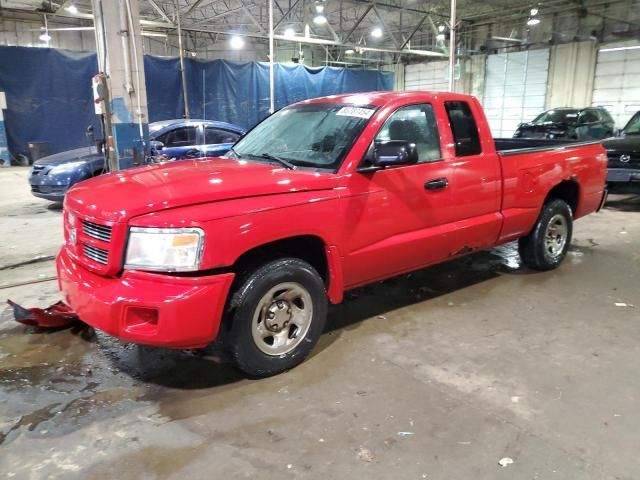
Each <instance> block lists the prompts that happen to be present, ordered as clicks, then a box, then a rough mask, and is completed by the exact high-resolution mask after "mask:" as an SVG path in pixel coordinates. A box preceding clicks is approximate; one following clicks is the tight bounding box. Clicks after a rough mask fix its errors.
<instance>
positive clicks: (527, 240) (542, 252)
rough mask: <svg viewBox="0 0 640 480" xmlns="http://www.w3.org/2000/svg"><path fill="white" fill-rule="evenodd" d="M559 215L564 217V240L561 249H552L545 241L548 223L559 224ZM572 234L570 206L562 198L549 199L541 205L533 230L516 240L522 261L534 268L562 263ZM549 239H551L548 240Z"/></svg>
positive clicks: (545, 267) (553, 266)
mask: <svg viewBox="0 0 640 480" xmlns="http://www.w3.org/2000/svg"><path fill="white" fill-rule="evenodd" d="M559 217H562V218H564V222H565V225H566V233H565V235H564V237H565V240H564V244H563V246H562V248H561V249H559V250H558V251H557V252H554V251H553V247H549V245H548V243H547V241H548V240H547V234H548V229H549V225H550V223H552V222H553V223H554V225H561V220H560V219H559ZM572 234H573V215H572V213H571V207H569V205H567V203H566V202H565V201H564V200H551V201H550V202H548V203H546V204H545V205H544V206H543V207H542V212H540V216H539V217H538V221H537V222H536V224H535V226H534V228H533V230H532V231H531V233H530V234H529V235H527V236H526V237H522V238H521V239H520V240H519V241H518V250H519V252H520V258H521V259H522V262H523V263H524V264H525V265H526V266H527V267H529V268H532V269H534V270H542V271H544V270H552V269H554V268H556V267H557V266H558V265H560V264H561V263H562V260H564V258H565V257H566V256H567V251H568V250H569V245H570V244H571V236H572ZM549 241H551V240H549Z"/></svg>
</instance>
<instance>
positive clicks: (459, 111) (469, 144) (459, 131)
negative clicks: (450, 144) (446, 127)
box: [444, 102, 482, 157]
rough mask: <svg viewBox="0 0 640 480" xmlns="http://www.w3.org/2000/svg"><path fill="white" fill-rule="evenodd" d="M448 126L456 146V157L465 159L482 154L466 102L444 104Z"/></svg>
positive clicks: (475, 128)
mask: <svg viewBox="0 0 640 480" xmlns="http://www.w3.org/2000/svg"><path fill="white" fill-rule="evenodd" d="M444 105H445V108H446V109H447V115H448V116H449V124H450V125H451V131H452V133H453V140H454V142H455V144H456V156H458V157H466V156H469V155H478V154H480V153H482V147H481V146H480V136H479V135H478V127H477V125H476V121H475V119H474V118H473V114H472V113H471V108H469V104H468V103H467V102H445V103H444Z"/></svg>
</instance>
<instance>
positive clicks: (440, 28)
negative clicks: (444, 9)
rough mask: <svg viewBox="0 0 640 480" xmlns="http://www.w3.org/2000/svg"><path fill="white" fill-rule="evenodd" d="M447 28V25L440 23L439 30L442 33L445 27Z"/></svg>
mask: <svg viewBox="0 0 640 480" xmlns="http://www.w3.org/2000/svg"><path fill="white" fill-rule="evenodd" d="M445 28H446V27H445V26H444V25H438V31H439V32H440V33H442V32H444V29H445Z"/></svg>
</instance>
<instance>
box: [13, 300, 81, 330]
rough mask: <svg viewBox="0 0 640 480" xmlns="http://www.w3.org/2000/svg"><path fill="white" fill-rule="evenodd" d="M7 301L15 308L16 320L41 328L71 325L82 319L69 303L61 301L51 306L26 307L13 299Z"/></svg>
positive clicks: (14, 315) (14, 316)
mask: <svg viewBox="0 0 640 480" xmlns="http://www.w3.org/2000/svg"><path fill="white" fill-rule="evenodd" d="M7 303H8V304H9V305H11V308H13V318H14V319H15V320H16V322H20V323H22V324H24V325H30V326H34V327H40V328H60V327H66V326H67V325H71V324H72V323H75V322H77V321H79V320H80V318H79V317H78V315H77V314H76V313H75V312H74V311H73V310H72V309H71V307H70V306H69V305H67V304H66V303H64V302H62V301H60V302H58V303H54V304H53V305H51V306H50V307H47V308H45V309H42V308H24V307H21V306H20V305H18V304H17V303H15V302H12V301H11V300H7Z"/></svg>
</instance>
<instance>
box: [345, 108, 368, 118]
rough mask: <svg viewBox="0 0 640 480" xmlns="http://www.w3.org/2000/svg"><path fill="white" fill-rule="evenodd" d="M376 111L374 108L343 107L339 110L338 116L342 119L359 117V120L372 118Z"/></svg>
mask: <svg viewBox="0 0 640 480" xmlns="http://www.w3.org/2000/svg"><path fill="white" fill-rule="evenodd" d="M373 112H374V110H373V109H372V108H360V107H342V108H341V109H340V110H338V113H336V115H338V116H340V117H358V118H365V119H367V118H370V117H371V115H373Z"/></svg>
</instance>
